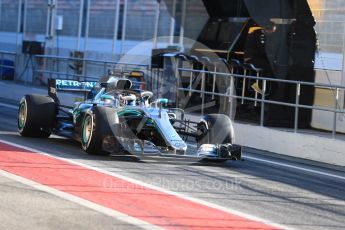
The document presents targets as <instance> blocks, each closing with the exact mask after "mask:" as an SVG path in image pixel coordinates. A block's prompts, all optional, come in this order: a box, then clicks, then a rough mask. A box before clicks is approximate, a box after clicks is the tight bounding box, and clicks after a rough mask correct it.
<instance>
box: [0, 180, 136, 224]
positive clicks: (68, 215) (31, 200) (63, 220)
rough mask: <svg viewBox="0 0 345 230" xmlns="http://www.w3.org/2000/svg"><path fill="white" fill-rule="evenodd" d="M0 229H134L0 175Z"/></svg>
mask: <svg viewBox="0 0 345 230" xmlns="http://www.w3.org/2000/svg"><path fill="white" fill-rule="evenodd" d="M0 210H1V212H0V228H1V229H8V230H15V229H18V230H22V229H136V228H137V227H136V226H133V225H130V224H128V223H125V222H121V221H119V220H116V219H115V218H113V217H110V216H107V215H105V214H101V213H98V212H96V211H93V210H91V209H88V208H86V207H84V206H81V205H78V204H75V203H73V202H71V201H66V200H64V199H62V198H59V197H57V196H54V195H52V194H49V193H47V192H42V191H40V190H37V189H34V188H32V187H30V186H27V185H24V184H21V183H19V182H16V181H13V180H11V179H8V178H6V177H3V176H0Z"/></svg>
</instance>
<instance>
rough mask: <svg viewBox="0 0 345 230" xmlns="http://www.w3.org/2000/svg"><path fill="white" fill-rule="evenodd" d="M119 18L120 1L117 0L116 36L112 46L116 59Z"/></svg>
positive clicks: (114, 35)
mask: <svg viewBox="0 0 345 230" xmlns="http://www.w3.org/2000/svg"><path fill="white" fill-rule="evenodd" d="M119 16H120V0H116V9H115V22H114V34H113V44H112V54H113V58H114V59H115V58H116V41H117V34H118V33H119Z"/></svg>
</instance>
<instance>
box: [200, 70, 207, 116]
mask: <svg viewBox="0 0 345 230" xmlns="http://www.w3.org/2000/svg"><path fill="white" fill-rule="evenodd" d="M205 65H206V64H203V67H202V74H201V95H200V96H201V115H204V109H205V80H206V79H205V77H206V76H205V75H206V74H205V69H206V66H205Z"/></svg>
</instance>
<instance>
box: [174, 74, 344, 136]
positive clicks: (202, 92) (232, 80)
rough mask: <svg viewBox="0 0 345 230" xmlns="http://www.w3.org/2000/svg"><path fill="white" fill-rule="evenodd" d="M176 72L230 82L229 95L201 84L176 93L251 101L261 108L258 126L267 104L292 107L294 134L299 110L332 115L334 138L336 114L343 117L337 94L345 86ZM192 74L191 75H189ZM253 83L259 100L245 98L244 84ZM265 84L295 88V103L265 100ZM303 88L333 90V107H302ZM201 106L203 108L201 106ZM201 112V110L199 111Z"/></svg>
mask: <svg viewBox="0 0 345 230" xmlns="http://www.w3.org/2000/svg"><path fill="white" fill-rule="evenodd" d="M178 71H179V72H180V73H181V74H177V75H176V76H181V75H182V73H183V72H184V73H190V74H189V76H190V78H192V77H193V75H194V74H200V76H201V78H202V79H201V81H202V82H203V81H204V79H203V78H205V77H206V74H209V75H212V76H213V77H214V78H215V79H216V78H227V79H229V80H230V89H232V90H230V91H229V93H218V92H215V91H214V87H213V91H206V90H205V88H203V84H201V89H193V88H192V86H191V85H189V87H188V88H181V87H179V88H178V91H182V92H192V93H199V94H200V95H201V96H202V97H204V95H213V96H219V97H223V98H227V99H229V101H230V100H232V99H235V100H238V101H240V102H241V103H243V102H244V100H246V101H252V102H253V103H254V104H255V105H258V104H260V106H261V112H260V126H264V118H265V106H266V105H267V104H274V105H281V106H286V107H293V108H294V110H295V118H294V132H295V133H297V132H298V122H299V121H298V119H299V111H300V109H312V110H320V111H327V112H332V113H334V116H333V128H332V137H333V138H335V137H336V127H337V114H343V115H345V110H344V109H343V108H340V107H341V106H340V101H339V94H340V92H341V91H345V86H341V85H332V84H321V83H311V82H303V81H293V80H282V79H276V78H269V77H263V76H251V75H239V74H231V73H220V72H214V71H206V70H195V69H188V68H178ZM191 73H192V74H191ZM239 79H242V81H243V87H242V93H241V94H240V95H236V93H235V91H234V90H233V89H234V83H235V81H236V80H239ZM249 81H253V82H256V83H259V84H260V85H262V92H261V94H260V95H261V98H260V97H258V94H259V93H258V92H255V96H254V97H249V96H246V92H245V90H246V87H245V84H246V82H249ZM267 82H276V83H281V84H293V85H295V86H296V92H295V103H288V102H281V101H274V100H270V99H267V98H266V92H267ZM303 86H309V87H313V88H314V89H315V88H324V89H329V90H333V91H334V92H335V97H334V107H333V108H330V107H326V106H315V105H304V104H301V103H300V98H301V88H302V87H303ZM201 106H204V104H202V105H201ZM201 111H203V108H202V109H201ZM232 112H233V110H232V109H229V113H230V114H229V115H230V117H233V114H231V113H232Z"/></svg>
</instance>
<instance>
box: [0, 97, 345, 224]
mask: <svg viewBox="0 0 345 230" xmlns="http://www.w3.org/2000/svg"><path fill="white" fill-rule="evenodd" d="M16 113H17V111H16V109H13V108H9V107H5V106H3V105H1V104H0V139H2V140H5V141H10V142H14V143H17V144H20V145H24V146H27V147H31V148H34V149H37V150H40V151H44V152H48V153H50V154H53V155H55V156H59V157H62V158H66V159H69V160H73V161H76V162H80V163H83V164H86V165H90V166H93V167H97V168H101V169H103V170H107V171H110V172H115V173H117V174H120V175H123V176H127V177H130V178H134V179H137V180H140V181H143V182H145V183H148V184H152V185H155V186H159V187H162V188H165V189H168V190H171V191H174V192H178V193H183V194H186V195H188V196H190V197H194V198H198V199H201V200H205V201H208V202H211V203H215V204H218V205H220V206H223V207H227V208H230V209H234V210H237V211H240V212H243V213H247V214H250V215H252V216H256V217H259V218H263V219H266V220H269V221H272V222H274V223H277V224H281V225H284V226H287V227H291V228H296V229H344V228H345V218H344V216H345V173H344V171H340V170H333V169H330V168H324V167H320V166H315V165H313V164H309V163H308V162H295V161H294V159H290V158H284V159H282V158H276V157H273V156H271V154H268V155H267V154H260V152H259V151H252V150H250V149H249V150H248V149H245V150H244V157H245V159H244V161H228V162H226V163H224V164H209V165H205V164H196V163H182V162H178V163H174V162H161V161H159V160H156V159H153V160H144V161H139V160H137V159H136V158H132V157H116V156H108V157H97V156H89V155H87V154H85V153H84V152H83V151H82V150H81V148H80V146H79V144H78V143H76V142H74V141H71V140H67V139H64V138H59V137H56V136H53V137H51V138H49V139H32V138H22V137H20V136H19V135H18V134H17V133H16V116H17V114H16ZM282 147H283V146H282ZM253 152H255V153H253ZM344 154H345V153H344ZM289 166H290V167H289ZM291 166H292V167H291ZM338 169H339V168H338ZM340 169H341V168H340ZM315 172H321V174H320V173H315ZM6 183H11V182H10V181H6V180H5V181H4V182H3V180H0V185H1V186H0V194H1V193H4V192H6V189H8V186H5V185H6ZM4 184H5V185H4ZM17 192H19V191H17ZM13 196H16V195H15V194H14V195H13ZM47 196H48V195H47ZM49 196H52V195H49ZM14 198H15V197H13V198H11V196H9V197H8V199H7V198H0V201H1V203H3V202H10V203H13V204H14V203H15V202H14V201H15V199H14ZM29 198H30V196H28V199H29ZM50 198H51V199H54V198H53V197H50ZM11 199H12V201H11ZM21 199H24V198H23V197H22V196H21ZM55 199H57V198H55ZM10 203H8V204H7V205H9V204H10ZM32 205H33V204H32ZM66 205H67V206H68V205H75V204H70V203H68V204H67V203H66ZM3 206H4V207H1V210H2V212H13V210H16V208H12V209H9V210H8V209H7V208H5V207H6V205H3ZM28 206H29V207H31V206H30V204H28ZM67 206H65V207H67ZM8 207H10V206H8ZM37 207H40V208H41V207H42V206H36V209H37ZM51 207H54V203H52V205H51ZM74 208H77V205H75V206H74ZM167 208H168V207H167ZM41 209H42V210H38V212H40V211H41V213H42V214H44V213H46V212H47V211H44V208H43V207H42V208H41ZM55 209H57V210H55V211H59V209H58V208H55ZM67 209H68V208H67ZM7 210H8V211H7ZM62 210H66V209H62ZM82 210H85V208H83V207H82ZM15 212H17V213H19V212H20V211H18V210H16V211H15ZM85 212H87V211H85ZM90 212H92V214H93V215H95V214H94V213H93V212H94V211H90ZM67 213H68V212H67ZM71 215H72V214H71ZM80 215H84V214H83V213H81V214H80ZM88 215H91V214H90V213H89V214H87V213H85V217H86V218H88V217H87V216H88ZM24 216H25V215H24ZM10 217H11V216H10ZM47 218H49V216H47ZM55 218H56V219H55V221H57V223H58V222H59V221H60V222H61V223H64V221H65V218H64V217H63V216H61V218H59V216H58V215H56V216H55ZM95 218H97V217H95ZM98 218H99V219H98V220H99V221H95V224H92V223H91V224H90V225H89V228H99V227H100V226H99V224H98V223H100V220H101V219H107V218H109V217H106V216H104V215H101V214H100V215H99V217H98ZM0 219H2V217H1V215H0ZM78 221H83V220H82V218H81V219H76V222H78ZM107 221H109V225H107V226H111V225H110V224H116V223H118V224H119V226H122V227H123V228H125V229H126V228H128V229H131V228H132V227H133V226H132V227H131V226H126V225H124V224H123V223H121V222H111V221H114V220H110V219H108V220H107ZM88 222H89V221H88ZM0 223H1V222H0ZM89 223H90V222H89ZM31 224H32V225H31V226H34V225H35V223H31ZM36 224H37V223H36ZM74 224H76V223H74ZM121 224H122V225H121ZM0 226H1V224H0ZM71 226H73V225H71ZM7 227H8V226H7ZM105 228H107V227H106V226H105Z"/></svg>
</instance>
